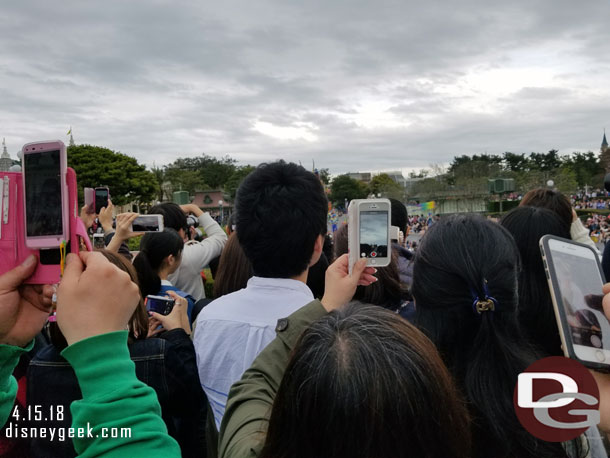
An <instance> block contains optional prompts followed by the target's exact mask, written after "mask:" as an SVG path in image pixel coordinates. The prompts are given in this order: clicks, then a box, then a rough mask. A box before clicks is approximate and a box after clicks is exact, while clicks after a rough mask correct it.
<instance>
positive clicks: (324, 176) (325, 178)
mask: <svg viewBox="0 0 610 458" xmlns="http://www.w3.org/2000/svg"><path fill="white" fill-rule="evenodd" d="M319 174H320V180H322V183H324V184H325V185H326V186H328V185H329V184H330V172H329V170H328V169H320V170H319Z"/></svg>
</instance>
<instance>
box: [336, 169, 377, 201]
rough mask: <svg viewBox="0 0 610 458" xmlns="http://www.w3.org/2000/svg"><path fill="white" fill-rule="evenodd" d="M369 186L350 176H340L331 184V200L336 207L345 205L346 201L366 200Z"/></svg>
mask: <svg viewBox="0 0 610 458" xmlns="http://www.w3.org/2000/svg"><path fill="white" fill-rule="evenodd" d="M368 193H369V190H368V186H367V185H366V184H365V183H363V182H362V181H358V180H355V179H353V178H352V177H350V176H349V175H339V176H338V177H335V179H334V180H333V181H332V183H331V184H330V200H331V201H332V202H333V203H334V204H335V205H344V204H345V200H346V199H347V201H348V202H349V201H350V200H352V199H364V198H366V196H367V195H368Z"/></svg>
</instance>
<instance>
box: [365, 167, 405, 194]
mask: <svg viewBox="0 0 610 458" xmlns="http://www.w3.org/2000/svg"><path fill="white" fill-rule="evenodd" d="M369 190H370V191H371V193H373V194H375V196H377V195H378V194H381V195H382V196H383V197H392V198H394V199H398V200H403V199H404V194H405V190H404V188H403V187H402V186H400V185H399V184H398V183H396V182H395V181H394V180H392V178H390V176H389V175H388V174H387V173H381V174H379V175H376V176H374V177H373V179H372V180H371V182H370V183H369Z"/></svg>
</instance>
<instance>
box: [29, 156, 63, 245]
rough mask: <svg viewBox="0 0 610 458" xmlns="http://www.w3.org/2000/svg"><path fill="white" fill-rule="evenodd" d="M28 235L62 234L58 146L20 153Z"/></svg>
mask: <svg viewBox="0 0 610 458" xmlns="http://www.w3.org/2000/svg"><path fill="white" fill-rule="evenodd" d="M23 161H24V167H23V168H24V173H25V177H24V178H25V198H26V205H25V208H26V226H27V234H28V236H29V237H39V236H48V235H61V234H63V223H62V217H61V210H62V208H61V173H60V160H59V150H56V151H45V152H41V153H32V154H24V155H23Z"/></svg>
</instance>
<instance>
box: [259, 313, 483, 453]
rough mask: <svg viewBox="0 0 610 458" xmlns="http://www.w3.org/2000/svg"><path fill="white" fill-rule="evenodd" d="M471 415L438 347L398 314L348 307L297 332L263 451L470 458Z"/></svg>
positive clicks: (277, 395) (274, 405)
mask: <svg viewBox="0 0 610 458" xmlns="http://www.w3.org/2000/svg"><path fill="white" fill-rule="evenodd" d="M469 422H470V419H469V415H468V411H467V409H466V408H465V406H464V402H463V399H462V398H461V396H460V395H459V392H458V391H457V389H456V388H455V385H454V383H453V380H452V378H451V375H450V374H449V371H448V370H447V368H446V367H445V365H444V364H443V362H442V360H441V358H440V356H439V354H438V352H437V351H436V348H435V347H434V345H433V344H432V342H430V340H429V339H427V338H426V336H425V335H424V334H423V333H422V332H420V331H418V330H417V329H416V328H415V327H414V326H413V325H411V324H409V323H408V322H407V321H406V320H403V319H402V318H401V317H400V316H398V315H397V314H396V313H393V312H391V311H389V310H385V309H383V308H381V307H378V306H372V305H362V304H353V303H352V304H349V305H347V306H346V307H344V308H343V309H341V310H337V311H334V312H332V313H330V314H329V315H326V316H325V317H323V318H321V319H320V320H319V321H317V322H315V323H313V324H312V325H311V326H310V327H309V328H308V329H307V330H306V331H305V332H304V333H303V335H302V336H301V338H300V340H299V342H298V343H297V345H296V346H295V349H294V352H293V356H292V358H291V360H290V362H289V364H288V366H287V368H286V371H285V373H284V377H283V379H282V382H281V384H280V386H279V388H278V391H277V394H276V396H275V400H274V403H273V408H272V412H271V417H270V421H269V428H268V430H267V436H266V440H265V445H264V448H263V450H262V452H261V454H260V456H261V458H318V457H326V456H328V457H334V458H354V457H375V458H401V457H405V458H406V457H419V458H433V457H434V458H436V457H443V458H445V457H451V458H460V457H464V458H466V457H468V458H470V457H471V456H472V455H471V449H470V445H471V444H470V425H469Z"/></svg>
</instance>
